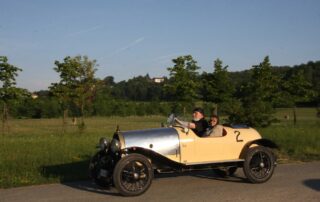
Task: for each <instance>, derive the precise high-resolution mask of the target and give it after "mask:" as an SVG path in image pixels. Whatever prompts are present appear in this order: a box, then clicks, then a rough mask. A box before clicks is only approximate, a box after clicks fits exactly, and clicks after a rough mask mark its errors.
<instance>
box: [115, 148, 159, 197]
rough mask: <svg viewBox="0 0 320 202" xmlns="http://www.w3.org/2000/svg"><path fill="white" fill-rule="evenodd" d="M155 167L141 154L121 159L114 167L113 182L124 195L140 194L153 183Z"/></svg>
mask: <svg viewBox="0 0 320 202" xmlns="http://www.w3.org/2000/svg"><path fill="white" fill-rule="evenodd" d="M152 179H153V169H152V165H151V163H150V162H149V160H148V159H147V158H146V157H144V156H143V155H140V154H129V155H128V156H125V157H123V158H122V159H120V160H119V161H118V163H117V165H116V167H115V169H114V173H113V182H114V185H115V187H116V188H117V190H118V191H119V192H120V194H121V195H123V196H138V195H141V194H143V193H144V192H145V191H147V190H148V188H149V187H150V185H151V182H152Z"/></svg>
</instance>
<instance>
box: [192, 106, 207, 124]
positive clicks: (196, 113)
mask: <svg viewBox="0 0 320 202" xmlns="http://www.w3.org/2000/svg"><path fill="white" fill-rule="evenodd" d="M192 117H193V120H194V121H199V120H200V119H202V118H203V117H204V112H203V109H202V108H200V107H197V108H195V109H194V110H193V113H192Z"/></svg>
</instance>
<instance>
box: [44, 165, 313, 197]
mask: <svg viewBox="0 0 320 202" xmlns="http://www.w3.org/2000/svg"><path fill="white" fill-rule="evenodd" d="M88 165H89V159H88V160H83V161H79V162H72V163H67V164H59V165H50V166H43V167H41V168H40V172H41V174H42V175H43V176H44V177H46V178H57V179H59V181H60V183H61V184H63V185H66V186H69V187H72V188H74V189H80V190H84V191H89V192H94V193H99V194H108V195H114V196H119V195H120V194H118V192H117V191H116V190H115V189H114V188H111V187H109V188H103V187H100V186H98V185H96V184H94V183H93V182H92V181H91V180H90V179H89V173H88ZM182 176H191V177H197V178H205V179H212V180H219V181H226V182H232V183H248V181H247V180H246V178H244V177H242V176H240V175H237V173H236V174H235V175H233V176H226V177H223V176H221V175H219V174H218V173H215V172H214V171H212V170H206V171H190V172H180V173H161V174H158V173H155V176H154V177H155V180H157V179H161V178H173V177H182ZM318 183H319V180H318V181H317V182H313V181H310V182H305V184H306V185H310V186H311V187H316V189H318V190H319V186H318Z"/></svg>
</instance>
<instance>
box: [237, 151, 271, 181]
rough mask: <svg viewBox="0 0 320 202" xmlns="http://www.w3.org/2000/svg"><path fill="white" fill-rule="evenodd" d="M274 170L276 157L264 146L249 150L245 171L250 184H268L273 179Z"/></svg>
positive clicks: (244, 166)
mask: <svg viewBox="0 0 320 202" xmlns="http://www.w3.org/2000/svg"><path fill="white" fill-rule="evenodd" d="M274 168H275V157H274V154H273V153H272V151H271V150H270V149H268V148H266V147H263V146H256V147H252V148H249V150H248V151H247V154H246V158H245V162H244V165H243V171H244V174H245V176H246V177H247V178H248V180H249V181H250V182H252V183H263V182H266V181H267V180H269V179H270V178H271V176H272V174H273V171H274Z"/></svg>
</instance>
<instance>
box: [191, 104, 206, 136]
mask: <svg viewBox="0 0 320 202" xmlns="http://www.w3.org/2000/svg"><path fill="white" fill-rule="evenodd" d="M192 117H193V119H192V122H191V123H189V128H191V129H192V131H193V132H194V133H195V134H196V135H198V136H199V137H203V136H204V134H205V132H206V130H207V128H208V122H207V121H206V120H205V118H204V112H203V109H202V108H200V107H198V108H195V109H194V110H193V114H192Z"/></svg>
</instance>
